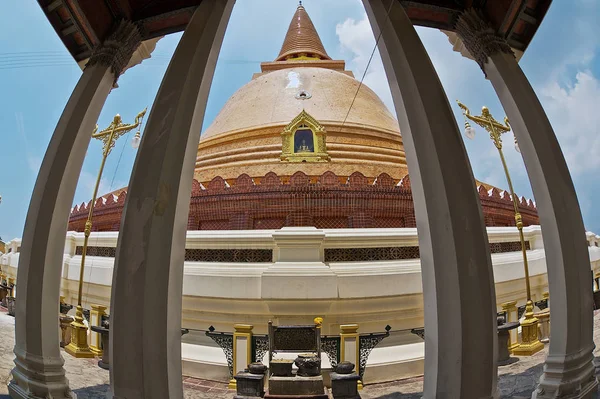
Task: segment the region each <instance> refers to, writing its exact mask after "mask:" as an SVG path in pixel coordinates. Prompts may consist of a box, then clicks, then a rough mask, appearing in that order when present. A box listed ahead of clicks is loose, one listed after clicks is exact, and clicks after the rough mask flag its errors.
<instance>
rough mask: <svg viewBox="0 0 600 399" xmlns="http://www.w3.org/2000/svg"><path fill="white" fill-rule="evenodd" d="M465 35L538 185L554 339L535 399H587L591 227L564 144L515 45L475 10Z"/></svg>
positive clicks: (464, 20)
mask: <svg viewBox="0 0 600 399" xmlns="http://www.w3.org/2000/svg"><path fill="white" fill-rule="evenodd" d="M457 31H458V33H459V35H460V36H461V37H462V39H463V41H464V43H465V46H466V47H467V49H468V50H469V51H470V52H471V53H472V54H473V56H474V58H475V60H477V61H478V63H479V64H480V66H481V67H482V68H483V70H484V72H485V74H486V75H487V77H488V79H489V80H490V82H491V83H492V85H493V86H494V89H495V90H496V93H497V94H498V97H499V98H500V102H501V103H502V106H503V107H504V110H505V111H506V114H507V115H508V118H509V120H510V123H511V125H512V128H513V131H514V133H515V135H516V137H517V141H518V142H519V147H520V149H521V153H522V155H523V160H524V161H525V166H526V167H527V173H528V174H529V178H530V180H531V186H532V189H533V193H534V196H535V200H536V203H537V208H538V214H539V217H540V224H541V227H542V237H543V240H544V248H545V251H546V265H547V269H548V285H549V289H550V296H551V297H552V323H551V325H550V329H551V333H550V335H551V336H552V340H551V341H550V348H549V351H548V357H547V358H546V363H545V366H544V374H543V375H542V377H541V379H540V383H539V386H538V389H537V390H536V392H535V393H534V395H533V397H537V398H563V397H569V398H584V397H588V395H590V392H592V391H595V390H596V387H597V382H596V379H595V377H594V365H593V364H592V360H593V355H592V351H593V349H594V341H593V335H592V332H593V313H592V309H593V298H592V291H591V290H590V289H589V287H590V259H589V254H588V248H587V239H586V235H585V228H584V225H583V219H582V216H581V210H580V207H579V202H578V201H577V195H576V194H575V188H574V186H573V182H572V180H571V175H570V174H569V170H568V168H567V164H566V162H565V159H564V156H563V154H562V151H561V148H560V145H559V144H558V141H557V139H556V135H555V134H554V131H553V129H552V126H551V125H550V122H549V120H548V117H547V116H546V113H545V112H544V109H543V108H542V105H541V104H540V102H539V100H538V98H537V96H536V94H535V92H534V91H533V88H532V87H531V85H530V84H529V81H528V80H527V77H526V76H525V74H524V73H523V71H522V70H521V68H520V67H519V64H518V63H517V61H516V59H515V57H514V55H513V54H512V51H511V49H510V47H509V46H508V44H506V42H505V41H504V40H503V39H502V38H499V37H497V36H496V35H495V34H494V31H493V29H491V28H489V27H488V25H487V23H485V21H484V20H483V18H481V17H480V15H478V14H477V13H476V12H475V11H472V10H470V11H468V12H465V13H463V15H462V16H461V18H460V20H459V22H458V24H457Z"/></svg>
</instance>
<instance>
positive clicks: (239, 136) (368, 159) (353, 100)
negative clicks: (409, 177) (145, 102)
mask: <svg viewBox="0 0 600 399" xmlns="http://www.w3.org/2000/svg"><path fill="white" fill-rule="evenodd" d="M261 70H262V72H261V73H257V74H255V75H254V76H253V78H252V80H251V81H250V82H249V83H248V84H246V85H245V86H243V87H242V88H240V89H239V90H238V91H237V92H236V93H235V94H234V95H233V96H231V98H230V99H229V100H228V101H227V103H226V104H225V106H224V107H223V109H222V110H221V112H220V113H219V114H218V115H217V117H216V118H215V120H214V122H213V123H212V125H210V126H209V127H208V128H207V129H206V131H205V132H204V134H203V135H202V137H201V139H200V144H199V146H198V158H197V162H196V178H197V179H198V181H200V182H201V183H203V184H204V183H207V182H209V181H210V180H212V179H213V178H214V177H216V176H221V177H222V178H224V179H225V180H227V181H229V180H230V179H236V178H237V177H238V176H240V175H241V174H243V173H246V174H248V175H249V176H250V177H252V178H253V179H260V178H261V177H262V176H264V175H265V174H266V173H268V172H275V173H276V174H277V175H279V176H280V177H282V178H286V177H289V176H291V175H293V174H294V173H296V172H298V171H302V172H304V173H306V174H307V175H309V176H311V177H316V176H320V175H322V174H323V173H325V172H326V171H331V172H333V173H335V174H336V175H337V176H339V177H340V178H341V179H344V178H347V177H348V176H350V175H351V174H352V173H354V172H356V171H360V172H361V173H362V174H364V175H365V176H366V177H368V178H372V179H374V178H375V177H377V176H378V175H379V174H381V173H387V174H388V175H390V176H391V177H392V178H393V179H397V180H399V179H401V178H402V177H404V176H405V175H406V173H407V169H406V161H405V158H404V149H403V146H402V138H401V136H400V129H399V127H398V122H397V121H396V119H395V118H394V116H393V115H392V114H391V113H390V111H389V110H388V109H387V108H386V106H385V105H384V104H383V102H382V101H381V99H380V98H379V97H378V96H377V94H375V93H374V92H373V90H371V89H370V88H368V87H367V86H366V85H365V84H362V85H361V84H360V82H359V81H358V80H356V79H355V78H354V75H353V74H352V72H350V71H347V70H345V62H344V61H335V60H332V59H331V58H330V57H329V55H327V52H326V51H325V49H324V47H323V44H322V43H321V39H320V38H319V35H318V34H317V31H316V29H315V27H314V25H313V23H312V21H311V19H310V17H309V16H308V14H307V13H306V10H305V9H304V7H303V6H302V5H300V6H298V9H297V10H296V13H295V14H294V17H293V18H292V22H291V23H290V26H289V29H288V31H287V34H286V36H285V40H284V41H283V45H282V46H281V51H280V53H279V55H278V56H277V58H276V60H275V61H273V62H264V63H262V64H261ZM296 118H298V119H302V120H301V121H296V120H295V119H296ZM294 122H299V123H294ZM302 126H305V127H307V128H308V129H307V128H302ZM298 130H300V131H307V130H310V131H312V132H313V133H314V140H313V141H314V143H313V145H312V146H311V145H310V144H311V143H308V140H306V138H304V140H305V146H306V147H305V148H302V151H298V150H299V146H293V147H294V148H293V151H289V149H288V150H287V151H286V148H285V144H286V140H287V139H288V137H289V140H291V139H292V138H293V137H294V135H295V134H296V132H297V131H298ZM319 130H323V131H324V134H323V136H325V138H324V140H322V141H324V146H320V145H319V143H318V141H319V140H318V139H319V133H318V131H319ZM305 136H308V135H306V134H305ZM313 147H314V148H313ZM311 148H312V149H313V151H308V149H311ZM310 152H314V153H318V154H320V155H315V156H312V157H311V156H308V154H309V153H310ZM301 154H303V155H304V156H300V155H301ZM302 161H305V162H303V164H302V165H299V164H298V162H302Z"/></svg>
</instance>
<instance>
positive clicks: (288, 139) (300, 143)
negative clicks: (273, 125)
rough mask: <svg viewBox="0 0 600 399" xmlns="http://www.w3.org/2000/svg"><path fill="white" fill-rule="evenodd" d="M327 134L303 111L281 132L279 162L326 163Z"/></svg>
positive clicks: (323, 128) (327, 159)
mask: <svg viewBox="0 0 600 399" xmlns="http://www.w3.org/2000/svg"><path fill="white" fill-rule="evenodd" d="M326 141H327V133H326V131H325V127H323V126H322V125H321V124H320V123H319V122H318V121H317V120H316V119H315V118H313V117H312V116H310V114H309V113H308V112H306V111H304V110H302V112H300V114H298V116H296V117H295V118H294V119H293V120H292V121H291V122H290V123H289V124H288V125H287V126H286V127H285V128H284V129H283V132H281V160H282V161H286V162H327V161H329V154H327V146H326Z"/></svg>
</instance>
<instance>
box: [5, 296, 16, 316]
mask: <svg viewBox="0 0 600 399" xmlns="http://www.w3.org/2000/svg"><path fill="white" fill-rule="evenodd" d="M6 307H7V309H8V315H9V316H13V317H14V315H15V298H14V297H12V296H7V297H6Z"/></svg>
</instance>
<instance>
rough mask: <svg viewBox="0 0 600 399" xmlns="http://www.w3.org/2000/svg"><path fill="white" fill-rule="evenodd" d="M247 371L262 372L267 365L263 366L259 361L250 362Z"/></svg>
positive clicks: (265, 369)
mask: <svg viewBox="0 0 600 399" xmlns="http://www.w3.org/2000/svg"><path fill="white" fill-rule="evenodd" d="M248 371H249V372H250V373H251V374H264V373H265V371H267V366H265V365H264V364H262V363H260V362H254V363H250V364H249V365H248Z"/></svg>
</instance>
